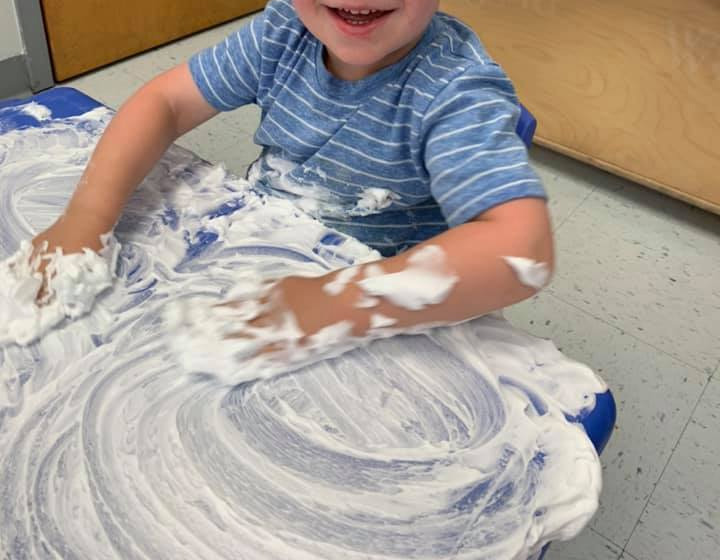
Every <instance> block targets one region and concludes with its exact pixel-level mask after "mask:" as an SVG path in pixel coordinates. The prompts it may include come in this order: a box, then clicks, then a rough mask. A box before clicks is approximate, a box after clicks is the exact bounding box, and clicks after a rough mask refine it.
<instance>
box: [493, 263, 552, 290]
mask: <svg viewBox="0 0 720 560" xmlns="http://www.w3.org/2000/svg"><path fill="white" fill-rule="evenodd" d="M503 260H504V261H505V262H506V263H508V265H510V268H512V269H513V272H515V274H516V275H517V277H518V280H520V282H521V283H522V284H523V285H525V286H527V287H528V288H535V289H536V290H540V289H542V288H544V287H545V286H547V284H548V281H549V280H550V267H549V266H548V265H547V263H544V262H537V261H534V260H532V259H527V258H525V257H503Z"/></svg>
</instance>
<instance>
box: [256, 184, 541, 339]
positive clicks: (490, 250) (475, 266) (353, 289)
mask: <svg viewBox="0 0 720 560" xmlns="http://www.w3.org/2000/svg"><path fill="white" fill-rule="evenodd" d="M427 245H434V246H437V247H440V248H441V249H442V250H443V251H444V253H445V260H446V265H445V266H446V269H445V272H446V273H447V274H450V275H454V276H456V277H457V280H458V281H457V283H456V284H455V285H454V286H453V288H452V290H451V291H450V293H449V294H448V296H447V297H446V299H445V300H444V301H442V302H441V303H438V304H435V305H430V306H427V307H426V308H424V309H421V310H417V311H411V310H409V309H406V308H403V307H399V306H397V305H394V304H393V303H392V302H390V301H388V300H387V299H385V298H379V302H378V304H377V306H375V307H372V308H359V307H357V304H358V303H359V302H360V301H361V300H363V299H364V298H365V295H366V294H365V293H364V291H363V289H362V288H361V286H360V285H359V284H358V282H360V281H362V279H363V278H364V273H365V270H366V269H367V266H364V267H361V270H360V271H359V273H358V274H357V275H356V276H355V277H354V279H353V280H352V281H351V282H350V283H349V284H348V285H347V286H346V287H345V289H344V290H343V291H342V292H341V293H340V294H339V295H330V294H328V293H327V292H326V291H325V290H324V289H323V287H324V286H325V285H326V284H327V283H328V282H331V281H332V280H333V279H334V278H335V277H336V275H337V274H338V273H336V272H335V273H331V274H329V275H326V276H323V277H320V278H298V277H291V278H286V279H284V280H282V281H280V282H279V283H278V285H277V287H276V292H277V294H276V295H277V296H279V297H277V298H276V300H277V301H281V302H283V303H282V304H281V305H280V306H279V307H278V308H277V309H273V310H272V311H271V312H270V313H269V315H270V316H267V317H263V318H261V319H260V321H259V323H260V324H265V325H267V324H268V323H270V324H272V322H273V317H272V316H274V317H275V318H278V319H279V318H280V317H281V316H282V313H283V312H285V311H287V310H290V311H292V312H293V313H294V314H295V317H296V319H297V321H298V324H299V326H300V328H301V330H302V331H303V332H304V333H305V334H306V335H311V334H314V333H316V332H317V331H319V330H320V329H322V328H323V327H326V326H330V325H333V324H336V323H338V322H340V321H351V322H352V323H353V332H354V334H355V335H357V336H362V335H364V334H365V333H366V332H367V331H368V329H369V328H370V327H371V317H372V316H373V315H375V314H381V315H383V316H385V317H388V318H390V319H394V320H396V321H397V322H396V323H395V324H394V325H392V328H399V329H408V328H410V327H413V326H417V325H425V324H434V323H438V322H439V323H455V322H460V321H464V320H467V319H471V318H473V317H477V316H480V315H484V314H487V313H490V312H492V311H495V310H498V309H501V308H503V307H506V306H508V305H511V304H514V303H517V302H519V301H521V300H523V299H525V298H528V297H530V296H531V295H533V294H534V293H535V292H536V291H538V289H540V288H541V287H542V286H537V287H530V286H528V285H525V284H524V283H523V282H521V280H520V279H519V277H518V275H517V274H516V272H515V271H514V270H513V268H511V266H510V265H509V264H508V263H507V262H506V261H505V260H504V258H503V257H525V258H527V259H531V260H533V261H536V262H538V263H545V264H546V266H547V272H548V274H551V273H552V270H553V268H554V256H553V254H554V253H553V238H552V230H551V225H550V219H549V216H548V211H547V207H546V204H545V201H544V200H542V199H535V198H524V199H518V200H514V201H511V202H508V203H505V204H502V205H500V206H497V207H495V208H493V209H491V210H488V211H487V212H485V213H484V214H483V215H482V216H479V217H478V218H476V219H475V220H473V221H470V222H468V223H466V224H464V225H461V226H458V227H456V228H453V229H451V230H449V231H447V232H445V233H443V234H441V235H439V236H437V237H435V238H433V239H430V240H429V241H426V242H425V243H423V244H421V245H418V246H417V247H415V248H413V249H411V250H409V251H407V252H406V253H403V254H402V255H399V256H396V257H392V258H388V259H385V260H383V261H379V262H378V263H377V264H379V265H380V266H381V268H382V269H383V271H384V272H385V273H386V274H387V273H394V272H399V271H402V270H404V269H406V268H407V266H408V260H409V259H410V258H412V255H413V254H415V253H416V252H417V251H420V250H422V249H423V247H426V246H427ZM548 279H549V278H548ZM408 288H409V286H408ZM271 299H272V298H271Z"/></svg>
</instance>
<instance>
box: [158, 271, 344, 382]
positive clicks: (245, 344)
mask: <svg viewBox="0 0 720 560" xmlns="http://www.w3.org/2000/svg"><path fill="white" fill-rule="evenodd" d="M326 283H327V278H326V277H299V276H290V277H286V278H283V279H282V280H279V281H277V282H272V283H268V282H263V281H260V280H257V279H241V280H240V281H239V282H238V284H237V285H236V287H235V288H234V289H233V290H232V291H231V292H230V293H229V294H228V295H227V297H226V298H225V300H224V301H223V302H221V303H218V302H217V301H216V300H211V299H209V298H201V297H198V298H186V299H181V300H177V301H175V302H173V303H171V304H170V305H168V307H167V311H166V321H167V326H168V329H169V335H170V336H169V344H170V346H171V348H172V349H173V352H174V354H175V355H176V357H177V358H178V360H179V362H180V363H181V365H182V366H183V367H184V368H185V369H186V370H187V371H190V372H205V373H212V374H214V375H217V376H219V377H222V378H226V379H227V380H228V381H230V382H233V383H238V382H241V381H246V380H249V379H252V378H256V377H258V374H259V372H260V371H262V372H263V374H264V375H271V373H272V372H277V371H279V370H282V369H284V368H286V367H287V366H288V365H299V364H305V363H308V362H312V361H313V357H314V356H318V355H321V354H322V355H323V357H324V356H325V355H326V354H327V352H328V351H331V352H332V350H333V349H335V348H337V349H338V352H342V351H346V350H348V349H350V348H352V347H354V344H353V343H352V340H353V338H354V337H353V327H354V324H353V322H352V321H349V320H346V319H344V318H343V317H342V316H341V315H342V311H341V310H340V308H339V307H338V306H331V305H328V303H329V302H330V301H331V300H330V297H331V296H328V294H326V293H325V291H324V290H323V286H325V284H326ZM341 347H342V349H340V348H341ZM240 364H242V367H241V366H240ZM260 366H262V367H260ZM243 370H244V371H247V372H248V377H247V378H246V377H244V374H243Z"/></svg>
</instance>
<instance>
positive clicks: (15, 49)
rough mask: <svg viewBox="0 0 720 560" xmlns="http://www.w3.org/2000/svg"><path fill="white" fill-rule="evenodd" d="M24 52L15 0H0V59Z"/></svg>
mask: <svg viewBox="0 0 720 560" xmlns="http://www.w3.org/2000/svg"><path fill="white" fill-rule="evenodd" d="M24 52H25V46H24V45H23V41H22V37H21V35H20V27H19V25H18V20H17V13H16V12H15V2H14V1H13V0H0V60H5V59H6V58H12V57H13V56H17V55H19V54H23V53H24Z"/></svg>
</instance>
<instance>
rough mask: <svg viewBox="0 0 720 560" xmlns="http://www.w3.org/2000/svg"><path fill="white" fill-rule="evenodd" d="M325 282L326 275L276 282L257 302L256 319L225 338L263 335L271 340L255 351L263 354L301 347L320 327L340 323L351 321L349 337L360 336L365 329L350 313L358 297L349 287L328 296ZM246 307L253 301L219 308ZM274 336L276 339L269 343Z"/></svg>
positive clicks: (289, 277)
mask: <svg viewBox="0 0 720 560" xmlns="http://www.w3.org/2000/svg"><path fill="white" fill-rule="evenodd" d="M328 281H329V277H328V276H321V277H314V278H307V277H300V276H288V277H286V278H283V279H282V280H279V281H278V282H277V283H275V284H274V285H273V286H272V288H270V290H269V291H268V292H267V294H266V295H265V296H264V297H263V298H261V299H260V301H259V302H257V307H256V308H255V309H256V310H257V315H256V317H255V318H253V319H251V320H249V321H247V323H245V324H243V325H242V327H240V328H239V330H238V331H237V332H231V334H229V335H228V338H229V339H232V338H237V339H249V338H254V337H263V334H264V333H266V335H267V336H268V338H269V339H270V340H269V341H268V343H267V344H265V345H264V346H262V347H261V349H260V351H259V352H258V354H266V353H276V352H279V351H281V350H286V349H288V346H299V347H302V346H303V345H304V344H305V343H306V342H307V340H308V338H309V337H311V336H312V335H314V334H317V333H318V332H319V331H321V330H322V329H323V328H325V327H329V326H331V325H334V324H337V323H341V322H343V321H349V320H351V321H352V320H354V321H353V326H352V331H351V332H349V333H348V334H353V335H355V336H361V335H362V334H363V333H364V332H365V330H366V328H367V327H366V325H363V324H361V322H359V321H357V319H358V318H357V317H353V316H351V315H353V314H352V313H350V312H349V310H351V309H353V303H354V301H355V300H356V299H357V297H358V294H357V291H358V290H357V288H355V289H353V287H352V285H349V286H348V287H347V288H346V290H345V292H344V293H343V294H341V295H340V296H337V297H331V296H329V295H328V294H327V293H326V292H325V291H324V290H323V286H325V284H327V282H328ZM249 304H251V305H253V307H254V302H247V301H237V302H229V303H224V304H222V306H221V307H230V308H234V309H240V308H241V307H243V306H248V305H249ZM246 308H247V307H246ZM248 311H249V313H253V311H251V310H248ZM274 337H277V338H278V340H272V339H273V338H274Z"/></svg>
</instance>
